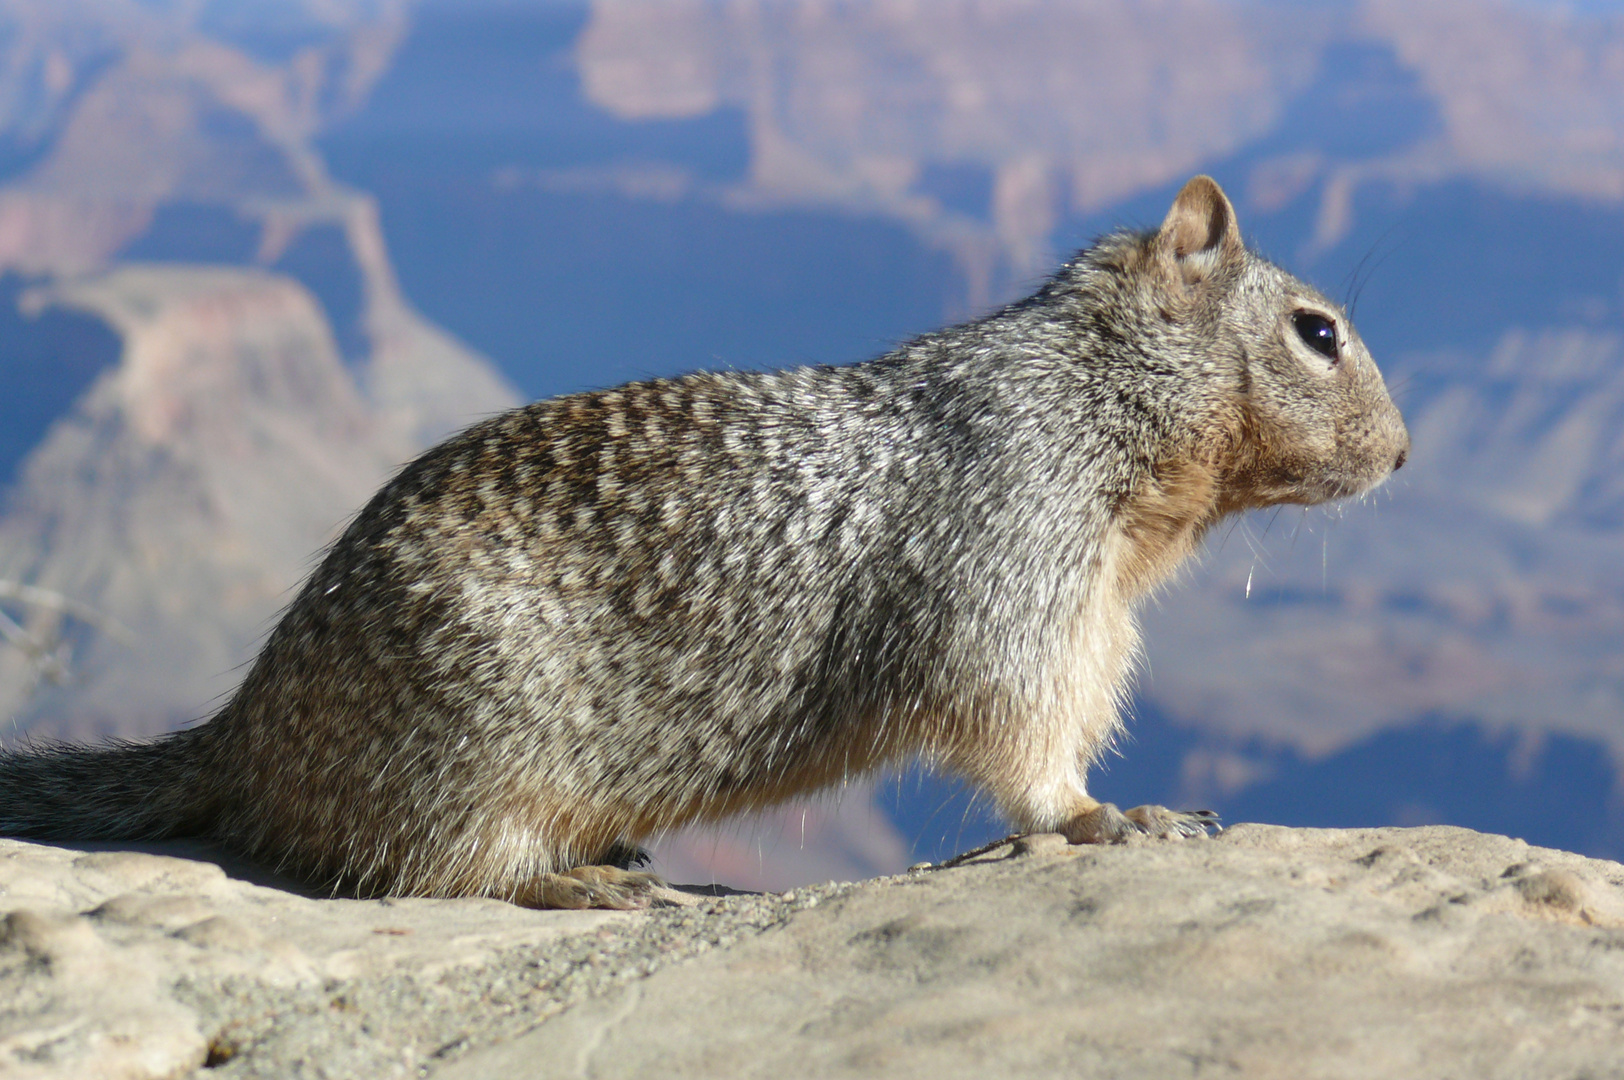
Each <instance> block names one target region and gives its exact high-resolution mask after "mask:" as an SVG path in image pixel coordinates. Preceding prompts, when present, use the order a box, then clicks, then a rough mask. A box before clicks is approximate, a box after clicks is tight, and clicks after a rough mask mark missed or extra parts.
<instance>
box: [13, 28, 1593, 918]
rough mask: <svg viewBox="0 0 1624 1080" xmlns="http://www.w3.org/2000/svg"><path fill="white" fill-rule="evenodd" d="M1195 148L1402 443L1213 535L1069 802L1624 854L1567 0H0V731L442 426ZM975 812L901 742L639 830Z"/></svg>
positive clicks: (77, 690) (718, 343) (1111, 188)
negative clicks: (1304, 281) (1357, 353)
mask: <svg viewBox="0 0 1624 1080" xmlns="http://www.w3.org/2000/svg"><path fill="white" fill-rule="evenodd" d="M1196 172H1209V173H1211V174H1212V175H1214V176H1216V177H1217V178H1218V180H1219V181H1220V182H1221V183H1223V184H1224V185H1225V187H1226V189H1227V190H1228V191H1229V193H1230V195H1231V197H1232V198H1233V199H1234V200H1235V202H1236V206H1237V210H1238V212H1239V214H1240V219H1241V225H1242V228H1243V230H1244V231H1245V232H1246V234H1247V236H1248V238H1249V240H1250V241H1251V242H1252V244H1253V245H1254V246H1255V247H1257V248H1259V249H1260V250H1262V251H1263V252H1264V253H1265V254H1268V255H1269V256H1271V257H1272V258H1274V259H1275V260H1276V261H1278V262H1280V263H1282V264H1283V265H1285V266H1286V267H1288V268H1290V269H1292V270H1293V271H1296V272H1298V273H1300V274H1303V275H1304V276H1306V277H1308V278H1310V279H1311V280H1314V281H1316V282H1317V283H1319V284H1320V285H1321V286H1322V287H1323V288H1325V289H1326V291H1327V292H1329V293H1331V294H1332V295H1334V296H1336V297H1338V298H1344V297H1345V298H1347V299H1348V300H1350V301H1355V300H1356V301H1357V308H1356V311H1355V316H1356V321H1357V323H1358V326H1359V328H1360V330H1361V332H1362V333H1363V335H1364V337H1365V339H1366V341H1367V342H1368V344H1369V345H1370V347H1371V349H1372V351H1373V352H1374V353H1375V355H1376V357H1377V359H1378V361H1379V362H1380V363H1381V364H1382V366H1383V369H1384V371H1385V372H1386V374H1387V378H1388V381H1389V385H1390V386H1392V387H1393V389H1394V390H1395V394H1396V396H1397V397H1398V399H1399V401H1400V404H1401V406H1402V407H1403V408H1404V410H1405V413H1406V416H1407V417H1408V419H1409V422H1410V425H1411V429H1412V434H1413V436H1414V449H1413V452H1412V455H1411V458H1410V463H1409V464H1408V465H1407V466H1406V467H1405V469H1404V470H1403V471H1402V472H1401V473H1399V474H1398V475H1397V476H1396V477H1395V478H1394V480H1393V481H1392V482H1390V483H1389V484H1388V485H1387V486H1386V487H1385V488H1383V489H1382V490H1381V491H1379V492H1378V493H1376V494H1375V495H1372V496H1370V497H1367V498H1365V499H1363V500H1360V501H1357V502H1354V503H1350V504H1348V505H1345V506H1341V507H1334V508H1330V509H1328V510H1323V509H1322V510H1308V511H1301V510H1297V509H1288V510H1285V511H1282V512H1279V513H1270V514H1266V515H1257V516H1254V517H1251V518H1247V519H1244V520H1242V521H1240V522H1238V523H1236V524H1234V525H1233V526H1226V527H1224V528H1222V529H1220V530H1218V531H1217V532H1216V533H1215V535H1214V536H1213V537H1212V538H1211V539H1210V541H1209V543H1208V545H1207V550H1206V552H1205V555H1204V557H1203V558H1202V560H1201V563H1200V565H1197V566H1193V567H1192V568H1190V570H1188V571H1187V572H1186V573H1184V574H1183V575H1182V577H1181V580H1180V582H1179V583H1178V584H1177V585H1175V586H1174V587H1172V588H1170V589H1168V590H1166V591H1165V593H1163V594H1162V595H1161V596H1160V597H1159V598H1158V600H1157V601H1156V602H1155V603H1153V604H1152V605H1151V606H1150V608H1149V610H1148V611H1147V612H1146V618H1145V622H1146V637H1147V640H1148V652H1147V657H1146V663H1145V670H1144V673H1143V677H1142V678H1141V680H1140V684H1139V695H1138V698H1137V700H1136V702H1135V705H1134V710H1133V711H1134V718H1133V720H1132V722H1131V723H1130V727H1129V736H1128V738H1127V739H1126V740H1125V741H1124V743H1123V745H1122V747H1121V751H1122V754H1121V756H1118V757H1112V758H1111V759H1110V760H1109V761H1108V762H1107V763H1106V765H1105V767H1104V768H1102V769H1101V770H1099V771H1098V772H1097V773H1096V774H1095V776H1094V777H1093V780H1092V787H1093V790H1094V792H1095V793H1096V794H1098V795H1100V796H1101V797H1102V798H1107V799H1111V800H1113V801H1118V802H1121V803H1123V804H1124V805H1126V804H1130V803H1138V802H1144V801H1162V802H1167V803H1170V804H1176V805H1201V806H1211V807H1213V808H1215V809H1217V810H1219V811H1220V812H1221V813H1222V814H1223V815H1224V817H1225V819H1226V820H1229V821H1238V820H1263V821H1273V822H1280V823H1286V824H1298V825H1373V824H1384V823H1391V824H1422V823H1433V822H1448V823H1453V824H1461V825H1468V826H1472V827H1475V828H1480V829H1486V830H1492V831H1497V832H1506V833H1510V834H1512V835H1514V836H1520V837H1523V838H1525V839H1527V840H1529V841H1531V842H1535V843H1540V844H1549V845H1554V846H1559V847H1564V848H1569V849H1572V850H1576V851H1580V852H1584V853H1587V854H1592V855H1604V856H1609V857H1612V858H1621V857H1624V785H1621V783H1620V777H1621V775H1624V4H1618V3H1609V4H1603V3H1572V4H1565V5H1557V4H1547V5H1536V4H1532V3H1493V2H1488V0H1481V2H1466V0H1405V2H1398V0H1392V2H1387V0H1363V2H1353V0H1349V2H1324V3H1267V2H1244V0H1145V2H1134V0H1070V2H1062V0H928V2H926V0H868V2H842V0H716V2H705V0H618V2H617V0H604V2H601V3H593V4H586V3H562V2H546V0H526V2H521V0H423V2H419V3H410V2H406V0H0V738H3V739H5V740H7V741H10V742H16V741H21V740H26V739H30V738H35V739H42V738H56V737H71V738H76V739H84V738H97V737H102V736H108V735H116V736H125V737H138V736H143V735H149V734H152V733H156V732H159V731H163V730H167V729H170V728H173V727H175V726H177V725H179V724H183V723H187V722H190V721H194V720H196V719H199V718H202V717H205V716H207V715H208V714H209V713H210V711H211V710H212V709H214V708H215V707H217V706H218V704H219V703H220V701H221V700H222V698H223V695H225V694H227V693H229V691H230V690H231V688H232V686H233V684H234V682H235V681H236V679H238V678H239V677H240V675H241V672H242V665H243V664H244V663H245V662H246V661H248V660H249V659H250V658H251V657H252V654H253V651H254V648H255V645H256V643H257V642H258V641H259V640H260V639H261V638H262V637H263V635H264V634H265V633H266V632H267V631H268V629H269V627H270V625H271V622H272V620H273V619H274V616H275V613H276V612H277V610H278V609H279V607H280V606H281V605H282V604H283V603H285V602H286V601H287V600H288V599H289V598H290V596H291V590H292V588H293V587H294V586H295V585H296V584H297V583H298V582H299V580H300V579H301V578H302V577H303V576H304V575H305V574H306V573H307V572H308V570H309V569H310V568H311V567H312V566H313V562H314V559H315V558H316V555H317V553H318V552H319V550H320V549H321V547H322V545H323V544H324V543H326V542H327V541H328V540H330V539H331V538H332V537H333V536H334V535H335V534H336V531H337V530H338V529H339V528H340V527H341V526H342V524H343V523H344V522H345V520H346V519H347V517H348V516H349V515H350V514H351V513H353V512H354V510H355V509H357V508H358V507H359V506H360V505H361V503H362V502H363V501H364V500H365V499H366V498H367V497H368V496H369V495H370V494H371V492H372V491H373V489H374V488H375V487H376V486H377V485H378V484H379V483H380V482H381V481H382V480H383V479H384V478H385V477H386V476H387V475H388V473H389V472H390V471H391V470H392V469H393V468H395V467H396V466H398V465H399V464H401V463H403V462H404V461H405V460H407V459H408V458H410V457H411V456H412V455H413V454H414V453H415V452H416V451H418V450H419V449H421V448H423V447H425V446H427V445H428V444H429V443H431V442H433V441H434V440H436V439H438V438H439V437H441V436H442V435H445V434H447V433H449V432H450V431H452V430H454V429H456V428H458V427H459V426H461V425H464V424H466V423H468V422H470V421H472V420H474V419H476V418H478V417H480V416H483V415H486V414H489V413H491V412H493V411H496V410H499V409H502V408H504V407H506V406H508V405H510V404H514V403H517V402H519V401H522V400H526V399H531V398H537V397H544V396H550V395H553V394H559V393H565V392H569V391H574V390H580V389H584V388H588V387H596V386H604V385H610V384H614V383H619V382H623V381H626V380H628V379H634V378H642V377H646V376H652V375H670V374H675V373H678V372H683V371H689V370H693V369H696V368H728V367H733V368H739V367H776V366H785V365H790V364H798V363H808V362H816V363H847V362H852V361H857V360H861V359H865V358H867V357H870V356H872V355H875V354H878V353H880V352H883V351H885V350H887V349H888V348H890V347H891V346H892V345H894V344H895V343H897V342H899V341H901V340H903V339H905V338H907V337H908V336H910V335H912V334H915V333H918V332H920V331H924V330H928V329H930V328H932V327H934V326H937V325H939V324H941V323H943V322H944V321H947V320H952V319H958V318H964V317H968V316H971V315H974V314H976V313H978V312H981V311H984V310H987V309H988V308H989V307H991V306H993V305H996V304H998V303H1000V302H1002V301H1005V300H1008V299H1012V298H1014V297H1016V296H1018V295H1020V294H1022V293H1023V292H1024V291H1027V290H1029V289H1030V288H1032V287H1033V286H1034V285H1035V284H1036V283H1037V282H1038V281H1040V280H1041V278H1042V276H1043V275H1044V274H1045V273H1046V272H1047V271H1048V270H1049V269H1050V268H1052V266H1053V265H1054V264H1055V263H1056V262H1057V261H1058V260H1060V259H1061V258H1063V257H1065V256H1066V255H1067V254H1069V253H1070V252H1071V251H1072V250H1074V249H1076V248H1078V247H1081V246H1083V245H1085V244H1086V243H1087V242H1088V241H1089V240H1090V239H1091V238H1092V237H1094V236H1096V235H1098V234H1100V233H1101V232H1104V231H1107V230H1109V229H1112V228H1115V227H1119V226H1131V227H1153V226H1154V225H1156V224H1157V223H1158V222H1159V221H1160V219H1161V216H1162V214H1163V212H1164V211H1165V209H1166V207H1167V205H1168V203H1169V202H1170V200H1171V198H1172V196H1173V193H1174V192H1175V191H1176V190H1177V188H1178V187H1179V185H1180V184H1181V183H1182V182H1183V181H1184V180H1185V179H1187V178H1188V177H1189V176H1190V175H1191V174H1193V173H1196ZM999 832H1001V827H1000V826H999V824H998V823H997V822H995V821H993V820H991V819H990V818H989V817H988V815H987V812H986V808H985V807H984V806H982V805H980V804H978V803H977V802H976V801H975V800H974V799H972V798H970V797H969V796H968V795H967V793H965V792H964V791H962V790H961V789H960V788H959V787H958V786H957V785H956V784H955V783H954V782H953V781H952V780H951V778H942V777H931V776H925V775H921V774H919V773H918V772H917V771H914V770H905V771H903V772H902V773H901V774H900V775H891V776H885V777H880V778H877V779H876V780H874V781H873V782H862V783H853V784H851V785H848V787H847V788H846V789H845V790H844V791H839V792H833V793H830V794H829V795H827V796H824V797H821V798H819V799H816V800H812V801H810V802H808V803H806V804H804V805H795V806H790V807H786V808H784V809H783V810H782V811H780V812H776V813H773V814H769V815H766V816H765V817H763V818H761V819H757V820H753V821H746V822H738V823H731V824H728V825H726V826H724V827H722V828H720V829H714V830H708V831H690V832H685V833H682V834H679V835H675V836H670V837H666V838H663V839H662V840H661V842H660V844H659V845H658V846H657V855H658V858H659V861H658V863H657V868H658V869H661V870H663V871H665V872H667V873H669V874H671V875H672V876H674V877H677V878H683V879H689V880H696V879H697V880H708V879H710V878H712V877H714V878H716V879H718V880H721V881H724V882H726V883H728V884H732V885H736V886H745V887H748V886H777V887H785V886H787V885H790V884H794V883H797V882H801V881H821V880H824V879H826V878H829V877H845V876H852V875H863V874H872V873H878V872H883V871H890V870H896V869H900V868H901V867H903V866H906V865H907V864H908V863H909V862H912V861H915V860H917V859H921V858H934V857H939V856H942V855H945V854H949V853H951V852H952V851H954V850H957V849H960V848H962V847H965V846H968V845H970V844H972V843H975V842H977V841H979V840H981V839H984V838H986V837H988V836H991V835H995V834H997V833H999Z"/></svg>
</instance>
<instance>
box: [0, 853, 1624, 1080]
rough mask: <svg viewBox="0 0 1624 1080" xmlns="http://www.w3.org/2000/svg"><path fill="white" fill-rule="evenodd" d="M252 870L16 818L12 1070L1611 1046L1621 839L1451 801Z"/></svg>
mask: <svg viewBox="0 0 1624 1080" xmlns="http://www.w3.org/2000/svg"><path fill="white" fill-rule="evenodd" d="M1034 841H1035V842H1034ZM183 856H184V857H183ZM255 876H256V875H254V874H252V873H251V872H249V871H247V870H246V869H245V868H243V867H240V866H236V865H233V864H232V863H231V862H230V861H229V860H225V859H221V858H220V857H218V856H217V855H211V854H210V853H209V852H207V851H205V850H203V849H200V848H186V847H183V846H180V845H167V846H165V847H164V848H161V849H158V848H154V849H151V850H146V851H132V850H100V851H82V850H74V849H69V848H65V847H56V846H45V845H37V844H25V843H21V842H17V841H0V1073H4V1074H6V1075H17V1076H25V1077H63V1078H68V1077H72V1078H80V1077H85V1078H97V1077H130V1078H134V1077H179V1076H187V1075H192V1074H194V1073H196V1075H198V1076H202V1075H207V1076H210V1077H285V1076H307V1075H308V1076H330V1077H349V1076H354V1077H368V1078H370V1077H382V1076H407V1075H427V1076H431V1077H435V1078H437V1080H458V1078H473V1077H491V1076H502V1077H513V1078H527V1077H536V1078H543V1077H553V1076H586V1075H590V1076H594V1077H618V1076H628V1077H629V1076H635V1075H648V1074H651V1073H656V1072H657V1073H658V1075H661V1076H670V1077H686V1076H694V1077H698V1076H707V1077H709V1076H718V1075H725V1076H754V1075H761V1076H777V1075H819V1076H823V1075H829V1076H887V1077H890V1076H901V1077H907V1076H928V1077H930V1078H931V1080H948V1078H952V1077H958V1076H965V1077H969V1076H976V1077H980V1076H986V1075H999V1076H1023V1075H1042V1076H1047V1075H1110V1076H1121V1077H1140V1076H1143V1077H1158V1078H1160V1077H1165V1076H1171V1075H1184V1074H1188V1073H1216V1074H1234V1075H1244V1076H1249V1077H1252V1076H1256V1077H1269V1076H1280V1077H1293V1078H1295V1077H1304V1076H1308V1077H1321V1076H1323V1077H1366V1076H1368V1077H1377V1076H1381V1077H1387V1076H1417V1077H1421V1076H1474V1077H1499V1076H1505V1077H1542V1076H1552V1077H1556V1076H1573V1075H1579V1074H1588V1075H1611V1074H1612V1073H1613V1072H1615V1071H1616V1060H1617V1048H1618V1047H1619V1046H1620V1045H1624V866H1620V865H1619V864H1617V863H1610V862H1603V861H1599V860H1591V859H1585V858H1583V857H1580V856H1577V855H1571V854H1567V853H1563V852H1558V851H1549V850H1544V849H1540V848H1533V847H1530V846H1529V845H1527V844H1524V843H1523V842H1521V841H1518V840H1511V839H1507V838H1505V837H1499V836H1490V835H1484V834H1480V833H1474V832H1470V831H1468V830H1465V829H1456V828H1448V827H1441V826H1434V827H1427V828H1419V829H1356V830H1311V829H1286V828H1279V827H1272V826H1260V825H1242V826H1237V827H1235V828H1233V829H1231V830H1229V831H1228V832H1226V833H1224V834H1223V835H1222V836H1220V837H1218V838H1216V839H1213V840H1210V841H1190V842H1153V841H1146V842H1134V843H1130V844H1125V845H1119V846H1114V847H1101V848H1077V847H1069V846H1066V845H1061V844H1056V843H1054V842H1052V841H1051V840H1050V839H1049V838H1046V837H1044V838H1030V839H1027V840H1025V841H1021V842H1017V843H1015V844H1004V845H1001V846H999V847H996V848H994V849H992V850H990V851H988V852H986V853H985V854H983V855H980V856H977V857H975V858H972V859H969V860H966V861H964V862H963V863H960V864H957V865H945V864H944V865H943V866H938V867H932V868H929V869H922V870H916V871H914V872H911V873H909V874H906V875H901V876H897V877H891V878H882V879H877V880H874V881H868V882H863V883H859V884H855V885H850V884H847V885H837V884H833V883H831V884H828V885H824V886H818V887H813V888H804V889H798V890H796V891H795V892H793V893H787V894H782V895H737V896H727V897H704V898H695V897H689V898H688V899H689V903H688V904H686V905H684V906H678V907H670V908H664V909H656V910H652V911H647V912H636V913H627V912H616V913H610V912H557V911H542V912H538V911H527V910H523V909H519V908H515V907H512V906H510V905H508V904H504V903H501V902H499V901H494V900H421V899H417V900H383V901H356V900H327V899H318V898H312V897H309V896H305V895H300V894H299V892H298V891H297V890H295V889H291V888H289V887H288V886H287V883H285V882H284V883H278V882H276V881H275V880H274V879H271V878H267V877H266V876H265V875H263V874H259V875H257V882H256V881H255V880H250V878H253V877H255ZM205 1062H207V1063H208V1065H209V1068H208V1069H207V1071H206V1073H204V1072H201V1071H199V1070H200V1069H201V1068H202V1066H204V1064H205Z"/></svg>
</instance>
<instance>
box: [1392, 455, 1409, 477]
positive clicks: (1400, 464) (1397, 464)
mask: <svg viewBox="0 0 1624 1080" xmlns="http://www.w3.org/2000/svg"><path fill="white" fill-rule="evenodd" d="M1409 458H1410V452H1409V450H1400V451H1399V452H1398V457H1397V458H1395V459H1394V460H1393V471H1394V472H1397V471H1398V470H1400V469H1402V468H1404V463H1405V462H1406V461H1408V460H1409Z"/></svg>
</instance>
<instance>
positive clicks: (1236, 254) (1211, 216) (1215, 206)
mask: <svg viewBox="0 0 1624 1080" xmlns="http://www.w3.org/2000/svg"><path fill="white" fill-rule="evenodd" d="M1156 246H1157V247H1158V248H1159V249H1160V250H1161V253H1162V255H1163V256H1164V257H1165V258H1166V259H1168V260H1169V261H1170V262H1171V263H1172V264H1173V265H1175V266H1177V267H1178V270H1179V276H1180V277H1182V278H1183V280H1184V281H1185V282H1186V283H1189V284H1194V283H1195V282H1197V281H1200V280H1201V279H1202V278H1205V277H1206V276H1207V275H1209V274H1210V273H1212V271H1213V270H1214V269H1216V268H1217V267H1218V266H1219V265H1220V264H1223V263H1227V262H1230V261H1232V260H1235V259H1239V258H1240V257H1241V256H1242V255H1243V254H1245V252H1246V245H1244V244H1243V243H1242V242H1241V230H1240V226H1239V225H1237V224H1235V208H1234V207H1233V206H1231V205H1230V204H1229V198H1228V196H1226V195H1225V194H1224V189H1223V188H1221V187H1219V186H1218V182H1217V181H1216V180H1214V179H1213V178H1212V177H1210V176H1197V177H1195V178H1194V179H1192V180H1191V181H1190V182H1189V183H1187V184H1185V185H1184V187H1183V188H1182V189H1180V191H1179V194H1178V198H1176V199H1174V200H1173V208H1172V209H1171V210H1169V211H1168V212H1167V218H1166V220H1165V221H1163V222H1162V228H1161V231H1160V232H1158V233H1157V234H1156Z"/></svg>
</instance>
